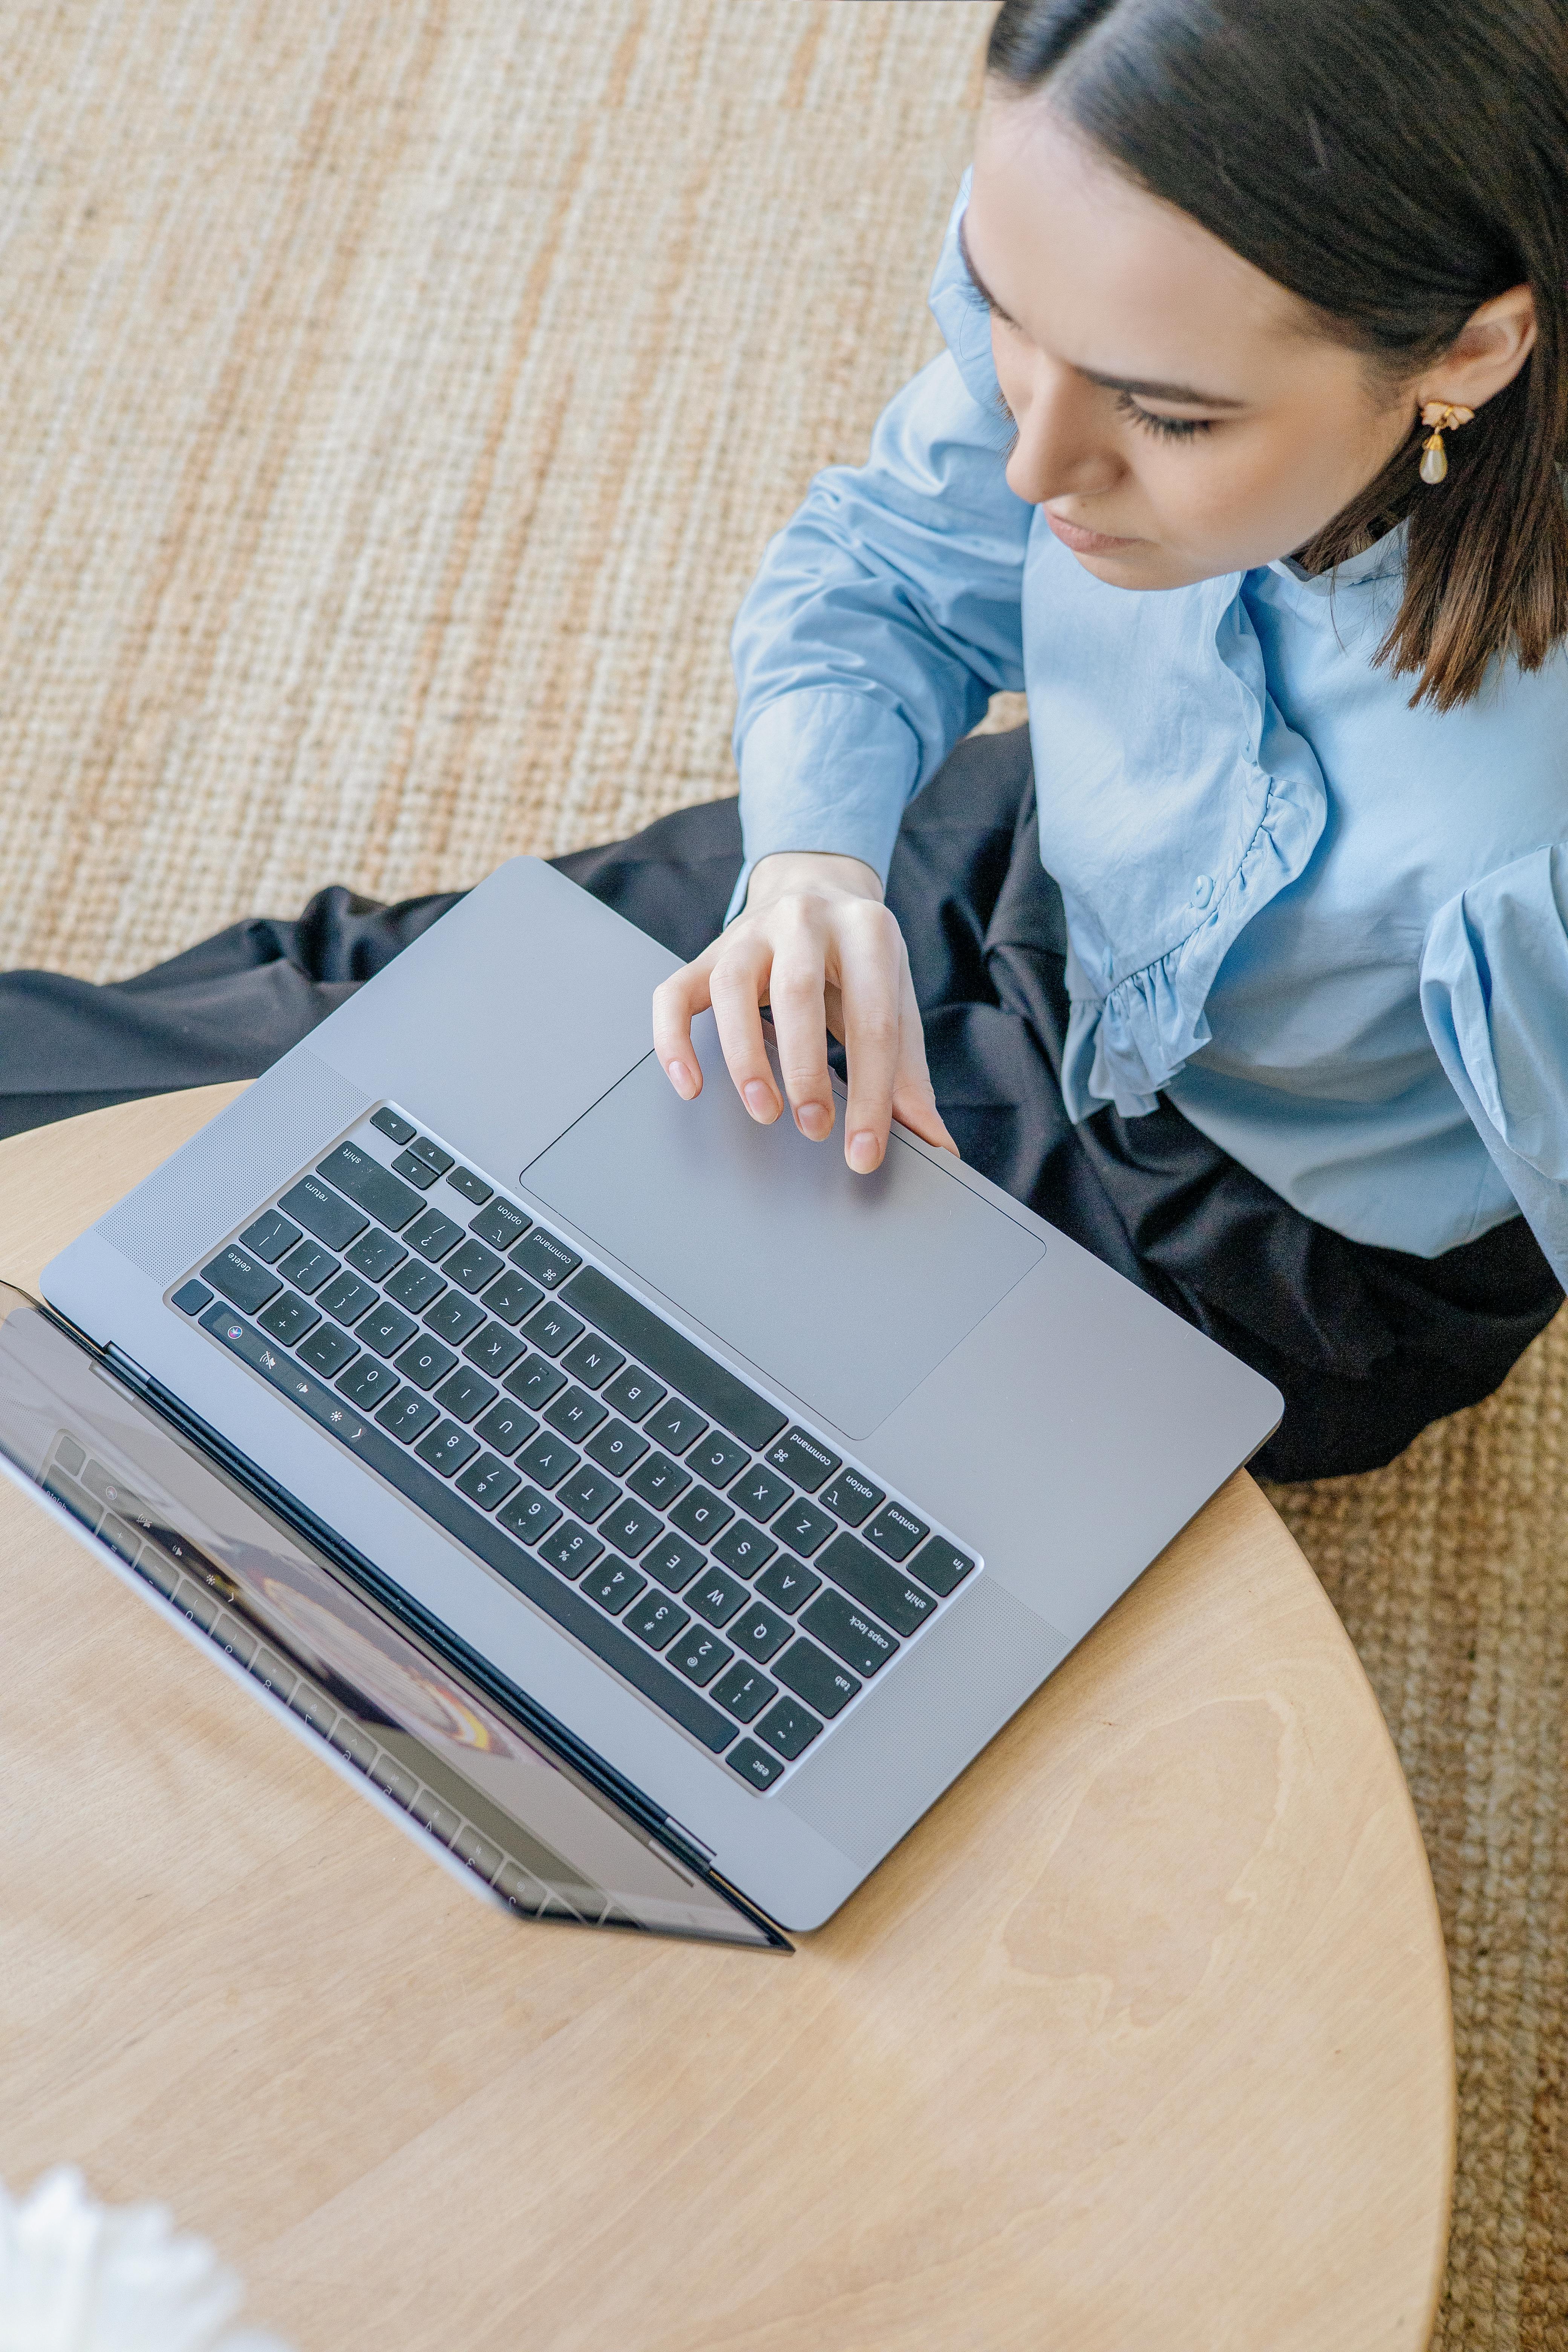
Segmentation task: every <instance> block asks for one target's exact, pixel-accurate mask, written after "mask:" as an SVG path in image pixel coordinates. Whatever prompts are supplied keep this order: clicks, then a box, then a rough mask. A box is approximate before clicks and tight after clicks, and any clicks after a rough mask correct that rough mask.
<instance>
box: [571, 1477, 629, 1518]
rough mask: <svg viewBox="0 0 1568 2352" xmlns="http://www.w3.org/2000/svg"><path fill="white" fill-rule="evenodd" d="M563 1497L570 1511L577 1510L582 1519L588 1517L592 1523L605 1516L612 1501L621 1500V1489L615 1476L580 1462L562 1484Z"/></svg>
mask: <svg viewBox="0 0 1568 2352" xmlns="http://www.w3.org/2000/svg"><path fill="white" fill-rule="evenodd" d="M561 1499H562V1501H563V1503H564V1504H565V1506H566V1507H567V1509H568V1510H569V1511H575V1512H576V1514H577V1517H579V1518H580V1519H586V1520H587V1521H588V1522H589V1523H590V1525H592V1523H593V1521H594V1520H595V1519H597V1518H600V1517H603V1515H604V1514H605V1511H607V1510H608V1509H609V1507H610V1505H611V1504H612V1503H618V1502H619V1501H620V1499H621V1490H620V1488H619V1487H618V1486H616V1482H615V1480H614V1479H613V1478H606V1477H605V1474H604V1472H603V1471H602V1470H595V1469H594V1468H592V1467H591V1466H590V1465H586V1464H583V1463H579V1465H578V1466H577V1468H576V1469H575V1470H574V1472H573V1473H572V1475H571V1476H570V1478H568V1479H567V1480H566V1482H565V1484H564V1485H563V1486H562V1488H561Z"/></svg>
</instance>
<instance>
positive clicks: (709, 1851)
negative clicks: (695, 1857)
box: [664, 1813, 719, 1864]
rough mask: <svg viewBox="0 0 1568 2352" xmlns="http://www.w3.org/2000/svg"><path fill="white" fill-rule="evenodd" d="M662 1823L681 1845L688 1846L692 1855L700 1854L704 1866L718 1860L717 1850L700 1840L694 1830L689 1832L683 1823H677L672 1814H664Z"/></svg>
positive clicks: (702, 1839) (703, 1839)
mask: <svg viewBox="0 0 1568 2352" xmlns="http://www.w3.org/2000/svg"><path fill="white" fill-rule="evenodd" d="M664 1821H665V1827H666V1828H667V1829H670V1830H673V1831H674V1832H675V1834H676V1836H677V1837H678V1838H679V1839H680V1840H681V1842H682V1843H683V1844H686V1845H689V1847H690V1848H691V1851H692V1853H694V1854H700V1856H701V1858H702V1861H703V1863H704V1864H711V1863H714V1862H716V1861H717V1860H718V1858H719V1857H718V1850H717V1848H716V1847H713V1846H710V1844H709V1843H708V1842H707V1840H706V1839H705V1838H700V1837H699V1836H698V1834H697V1832H696V1831H695V1830H689V1829H688V1828H687V1826H686V1823H685V1822H678V1821H677V1820H676V1818H675V1815H674V1814H673V1813H666V1815H665V1817H664Z"/></svg>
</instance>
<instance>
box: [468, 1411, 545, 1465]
mask: <svg viewBox="0 0 1568 2352" xmlns="http://www.w3.org/2000/svg"><path fill="white" fill-rule="evenodd" d="M538 1427H539V1423H538V1422H537V1421H536V1420H535V1419H534V1417H533V1415H532V1413H531V1412H526V1411H525V1410H524V1408H523V1407H522V1406H521V1405H520V1404H513V1403H512V1402H511V1401H510V1398H508V1397H502V1399H501V1400H500V1403H499V1404H493V1405H492V1406H491V1407H490V1409H489V1412H487V1413H486V1415H485V1417H484V1419H483V1420H482V1421H476V1422H475V1423H474V1428H475V1431H476V1432H477V1433H478V1434H479V1436H480V1437H482V1438H483V1439H484V1441H485V1444H487V1445H493V1446H494V1447H495V1450H496V1452H497V1453H498V1454H515V1453H516V1452H517V1449H518V1447H519V1446H520V1445H521V1444H523V1443H524V1442H525V1441H526V1440H527V1439H528V1438H530V1437H531V1436H532V1435H533V1433H534V1431H535V1430H536V1429H537V1428H538Z"/></svg>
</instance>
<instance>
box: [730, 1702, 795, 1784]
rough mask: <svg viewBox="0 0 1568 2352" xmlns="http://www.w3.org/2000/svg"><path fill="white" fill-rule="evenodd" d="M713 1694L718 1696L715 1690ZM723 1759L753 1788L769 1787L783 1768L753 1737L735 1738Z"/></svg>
mask: <svg viewBox="0 0 1568 2352" xmlns="http://www.w3.org/2000/svg"><path fill="white" fill-rule="evenodd" d="M714 1696H715V1697H717V1696H718V1692H717V1690H715V1692H714ZM724 1761H725V1763H726V1764H728V1765H729V1767H730V1769H731V1771H733V1772H738V1773H739V1774H740V1776H741V1778H742V1780H745V1781H747V1782H749V1783H750V1785H751V1786H752V1788H753V1789H771V1788H772V1787H773V1782H774V1781H775V1780H777V1779H778V1777H779V1774H780V1773H781V1772H782V1771H783V1770H784V1766H783V1765H782V1764H781V1763H780V1762H779V1759H778V1758H777V1757H776V1756H770V1755H769V1754H768V1751H767V1749H766V1748H759V1747H758V1746H757V1743H756V1741H755V1740H754V1739H737V1740H736V1742H735V1745H734V1746H733V1748H731V1750H730V1753H729V1754H728V1756H726V1757H725V1759H724Z"/></svg>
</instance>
